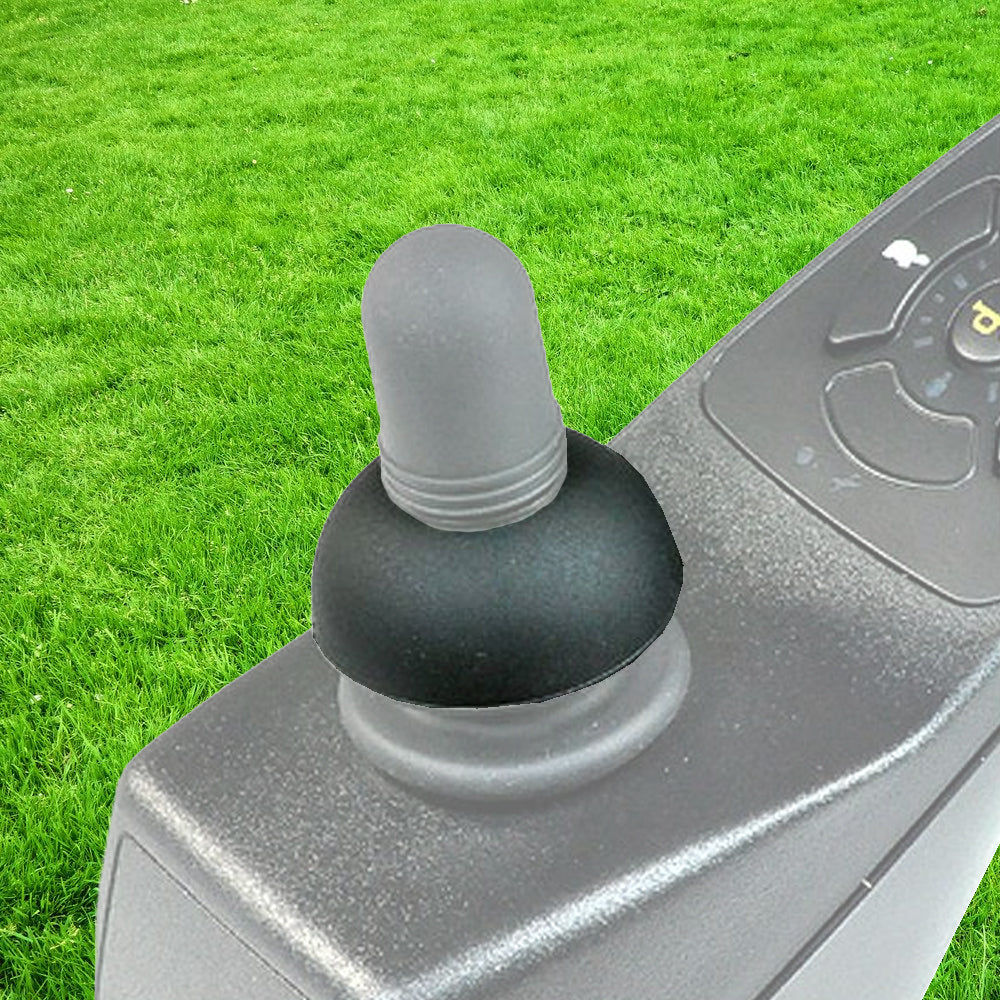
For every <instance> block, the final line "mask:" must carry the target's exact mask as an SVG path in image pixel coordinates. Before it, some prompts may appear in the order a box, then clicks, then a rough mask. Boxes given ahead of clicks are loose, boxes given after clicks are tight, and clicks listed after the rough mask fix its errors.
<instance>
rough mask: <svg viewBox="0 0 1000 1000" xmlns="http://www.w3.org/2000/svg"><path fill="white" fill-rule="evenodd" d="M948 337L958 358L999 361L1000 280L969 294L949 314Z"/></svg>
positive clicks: (977, 362)
mask: <svg viewBox="0 0 1000 1000" xmlns="http://www.w3.org/2000/svg"><path fill="white" fill-rule="evenodd" d="M949 340H950V343H951V346H952V348H953V349H954V351H955V353H956V354H957V355H958V357H959V358H960V359H962V360H963V361H968V362H971V363H972V364H975V365H996V364H1000V281H994V282H993V283H992V284H990V285H987V286H986V287H985V288H980V289H977V290H976V291H975V292H974V293H973V294H972V295H970V296H969V297H968V298H967V299H966V300H965V302H964V303H962V305H961V307H960V308H959V309H958V311H957V312H956V313H955V315H954V316H953V317H952V320H951V324H950V330H949Z"/></svg>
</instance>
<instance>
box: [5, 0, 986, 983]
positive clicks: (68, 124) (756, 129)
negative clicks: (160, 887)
mask: <svg viewBox="0 0 1000 1000" xmlns="http://www.w3.org/2000/svg"><path fill="white" fill-rule="evenodd" d="M993 3H995V0H990V3H989V4H988V6H989V7H990V8H991V9H986V8H985V7H981V6H980V5H979V4H977V3H966V2H961V3H951V2H945V0H919V2H915V0H906V2H902V0H884V2H864V3H859V2H856V3H835V2H830V0H822V2H820V0H817V2H815V3H812V4H804V5H803V4H790V3H787V2H780V3H779V2H774V0H767V2H765V0H735V2H728V3H724V2H719V0H670V2H663V3H655V2H652V0H646V2H637V0H624V2H620V3H615V4H601V3H592V4H588V3H585V2H580V0H564V2H549V0H536V2H531V3H526V2H505V3H502V4H492V5H484V4H482V3H477V2H471V0H464V2H457V3H447V2H437V3H434V2H410V3H405V2H400V0H388V2H386V3H384V4H381V5H377V7H376V5H372V4H369V3H365V2H359V0H347V2H341V3H332V2H331V3H324V2H320V0H287V2H285V3H282V4H274V3H271V4H265V3H253V2H249V0H191V2H182V0H133V2H131V3H128V4H112V3H109V2H107V0H96V2H92V3H89V4H87V5H85V6H84V5H80V4H72V3H69V2H68V0H45V2H40V0H36V2H30V0H0V551H2V556H0V995H2V996H3V997H4V998H10V1000H22V998H23V1000H27V998H56V997H58V998H79V997H86V996H89V995H91V992H92V988H93V986H92V983H93V959H94V956H93V944H94V942H93V919H94V910H95V905H96V890H97V882H98V876H99V872H100V865H101V860H102V850H103V846H104V837H105V835H106V832H107V823H108V817H109V812H110V807H111V802H112V797H113V793H114V787H115V782H116V780H117V778H118V776H119V774H120V773H121V770H122V768H123V767H124V766H125V764H126V762H127V761H128V760H129V759H130V758H131V757H132V756H133V755H134V754H135V753H137V752H138V751H139V750H140V749H141V748H142V747H143V746H144V745H145V744H146V743H148V742H149V741H150V740H151V739H152V738H153V737H154V736H156V735H157V734H159V733H160V732H162V731H163V730H164V729H166V728H167V727H169V726H170V725H171V724H172V723H174V722H175V721H176V720H177V719H179V718H180V717H181V716H182V715H184V714H185V713H186V712H188V711H189V710H190V709H192V708H193V707H194V706H195V705H196V704H198V703H199V702H201V701H203V700H204V699H205V698H207V697H209V696H210V695H211V694H213V693H214V692H215V691H217V690H218V689H219V688H220V687H222V686H223V685H224V684H226V683H227V682H228V681H230V680H232V679H233V678H234V677H236V676H237V675H238V674H239V673H241V672H242V671H244V670H246V669H248V668H249V667H251V666H253V665H254V664H256V663H257V662H258V661H259V660H261V659H262V658H263V657H265V656H266V655H268V654H269V653H271V652H273V651H274V650H275V649H277V648H278V647H279V646H281V645H283V644H284V643H286V642H288V641H289V640H290V639H292V638H293V637H295V636H296V635H298V634H299V633H300V632H302V631H304V630H305V629H306V628H307V627H308V624H309V587H308V581H309V571H310V565H311V560H312V556H313V550H314V546H315V543H316V539H317V537H318V534H319V530H320V527H321V526H322V524H323V521H324V519H325V518H326V515H327V513H328V512H329V510H330V508H331V507H332V506H333V504H334V502H335V500H336V499H337V496H338V494H339V492H340V490H341V489H342V488H343V487H344V486H345V485H346V484H347V483H349V482H350V481H351V479H352V478H353V477H354V476H355V475H356V474H357V473H358V472H359V471H360V470H361V468H362V467H363V466H364V465H365V464H366V463H367V462H369V461H370V460H371V459H372V458H374V457H375V455H376V445H375V435H376V433H377V430H378V418H377V413H376V411H375V405H374V397H373V394H372V390H371V385H370V381H369V375H368V369H367V364H366V355H365V350H364V342H363V340H362V334H361V326H360V309H359V303H360V293H361V288H362V285H363V283H364V280H365V277H366V276H367V273H368V270H369V268H370V267H371V265H372V263H373V262H374V260H375V258H376V257H377V256H378V254H379V253H380V252H381V251H382V250H384V249H385V248H386V247H387V246H388V245H389V244H390V243H391V242H392V241H393V240H395V239H396V238H397V237H399V236H401V235H402V234H403V233H405V232H407V231H409V230H411V229H415V228H417V227H419V226H424V225H429V224H432V223H435V222H458V223H464V224H466V225H472V226H476V227H479V228H481V229H485V230H487V231H488V232H490V233H492V234H494V235H495V236H497V237H498V238H499V239H501V240H503V241H504V242H505V243H506V244H507V245H508V246H510V247H511V248H512V249H513V250H514V251H515V253H517V254H518V255H519V256H520V258H521V260H522V261H523V262H524V264H525V266H526V268H527V270H528V273H529V274H530V275H531V278H532V280H533V282H534V286H535V290H536V296H537V300H538V306H539V313H540V318H541V324H542V331H543V334H544V337H545V343H546V349H547V352H548V357H549V363H550V367H551V371H552V381H553V385H554V388H555V393H556V397H557V398H558V400H559V402H560V404H561V406H562V409H563V414H564V416H565V419H566V422H567V423H568V424H569V425H570V426H572V427H574V428H576V429H578V430H580V431H582V432H584V433H586V434H589V435H591V436H592V437H595V438H597V439H598V440H601V441H607V440H608V439H609V438H610V437H611V436H612V435H613V434H614V433H615V432H617V431H618V430H619V429H620V428H621V427H622V426H623V425H624V424H625V423H627V422H628V421H629V420H630V419H631V418H632V417H634V416H635V415H636V414H637V413H639V411H640V410H642V409H643V408H644V407H645V406H646V405H648V404H649V403H650V402H651V401H652V400H653V399H654V398H655V397H656V396H657V395H658V394H659V393H660V392H662V391H663V389H664V388H666V386H667V385H668V384H669V383H670V382H671V380H672V379H673V378H675V377H676V376H677V375H678V374H679V373H681V372H682V371H684V370H685V369H686V368H687V367H688V366H689V365H690V364H691V363H692V362H694V361H695V360H696V359H697V358H698V357H699V356H700V355H701V354H702V353H704V351H705V350H706V349H707V348H708V347H710V346H711V345H712V344H713V343H714V342H715V341H716V340H717V339H718V338H719V337H721V336H722V335H723V334H724V333H726V331H728V330H729V329H730V328H731V327H732V326H733V325H734V324H735V323H736V322H737V321H738V320H739V319H741V318H742V317H743V316H744V315H745V314H746V313H747V312H749V311H750V310H751V309H752V308H753V307H754V306H756V305H757V304H758V303H759V302H760V301H761V300H763V299H764V298H765V297H766V296H767V295H768V294H770V293H771V292H772V291H773V290H774V289H776V288H777V287H778V286H780V285H781V284H782V283H783V282H784V281H785V280H787V279H788V278H789V277H790V276H791V275H793V274H794V273H795V272H796V271H798V270H799V269H800V268H801V267H802V266H803V265H804V264H806V263H807V262H808V261H809V260H810V259H811V258H813V257H814V256H815V255H816V254H817V253H819V252H820V251H821V250H823V249H824V248H825V247H826V246H828V245H829V244H830V243H831V242H832V241H833V240H835V239H836V238H837V237H838V236H840V235H841V234H842V233H843V232H845V231H846V230H847V229H848V228H850V226H852V225H853V224H854V223H855V222H857V221H858V220H859V219H860V218H862V217H863V216H864V215H866V214H867V213H868V212H869V211H870V210H871V209H872V208H874V207H875V206H876V205H877V204H879V202H881V201H883V200H884V199H885V198H886V197H888V196H889V195H890V194H892V193H893V192H894V191H895V190H896V189H897V188H899V187H900V186H901V185H902V184H903V183H905V182H906V181H908V180H909V179H910V178H912V177H913V176H914V175H915V174H916V173H918V172H919V171H920V170H921V169H922V168H923V167H925V166H927V165H928V164H929V163H931V162H932V161H933V160H935V159H936V158H937V157H938V156H940V155H941V154H942V153H944V152H945V151H946V150H948V149H949V148H951V147H952V146H953V145H955V143H957V142H958V141H959V140H961V139H962V138H964V137H965V136H966V135H968V134H969V133H970V132H972V131H973V130H974V129H976V128H977V127H978V126H980V125H982V124H983V123H984V122H986V121H987V120H988V119H990V118H991V117H993V116H995V115H996V114H998V113H1000V44H998V43H1000V32H998V30H997V25H998V23H1000V5H998V6H997V9H996V10H995V11H994V10H993V9H992V4H993ZM998 867H1000V859H998V861H997V862H995V864H994V867H993V868H992V869H991V871H990V872H989V873H988V875H987V877H986V879H985V881H984V882H983V884H982V886H981V887H980V889H979V892H978V893H977V895H976V898H975V899H974V900H973V902H972V905H971V907H970V909H969V912H968V914H967V916H966V918H965V920H964V922H963V924H962V926H961V928H960V929H959V931H958V935H957V937H956V938H955V942H954V944H953V946H952V949H951V950H950V951H949V953H948V955H947V957H946V958H945V960H944V963H943V965H942V966H941V969H940V971H939V973H938V976H937V978H936V979H935V981H934V983H933V985H932V986H931V989H930V992H929V993H928V997H931V998H935V1000H970V998H977V1000H981V998H987V997H988V998H997V997H1000V960H998V949H1000V871H998Z"/></svg>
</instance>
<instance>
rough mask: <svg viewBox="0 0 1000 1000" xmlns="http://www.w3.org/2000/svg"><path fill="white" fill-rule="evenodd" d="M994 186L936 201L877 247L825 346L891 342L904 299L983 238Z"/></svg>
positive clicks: (983, 185) (988, 227) (981, 185)
mask: <svg viewBox="0 0 1000 1000" xmlns="http://www.w3.org/2000/svg"><path fill="white" fill-rule="evenodd" d="M993 196H994V187H993V185H992V184H990V183H989V182H987V181H981V182H980V183H979V184H974V185H972V186H971V187H968V188H965V189H964V190H962V191H959V192H958V193H957V194H954V195H952V196H951V197H950V198H946V199H945V200H944V201H941V202H938V204H937V205H935V206H934V207H933V208H932V209H930V211H928V212H925V213H924V214H923V215H921V216H919V217H918V218H917V220H916V221H915V222H914V223H912V224H911V225H910V226H909V227H908V228H906V229H903V230H900V231H899V232H897V233H892V234H890V235H889V236H888V237H887V238H885V240H884V241H883V243H881V244H880V245H877V249H875V250H874V251H872V250H869V254H871V257H870V260H869V261H868V264H867V267H866V268H865V271H864V274H863V276H862V279H861V281H860V283H859V285H858V286H857V287H856V288H852V289H845V294H844V305H843V307H842V308H841V309H840V311H839V312H838V313H837V316H836V318H835V320H834V323H833V328H832V329H831V330H830V333H829V335H828V337H827V343H828V344H829V346H830V347H832V348H835V349H843V348H845V347H854V346H861V345H868V344H871V343H873V342H878V341H881V340H883V339H888V338H890V337H891V336H892V335H893V333H895V324H896V318H897V316H898V314H899V313H900V311H901V309H902V306H903V304H904V302H905V300H906V299H907V298H908V296H909V295H910V293H911V292H912V291H913V289H914V288H915V287H916V286H917V285H918V284H919V283H920V281H921V279H923V278H924V277H925V276H926V275H927V274H929V273H931V272H933V271H934V270H935V267H936V265H937V264H938V262H939V261H940V260H942V259H943V258H944V257H946V256H948V255H949V254H951V253H952V252H953V251H955V250H957V249H959V248H960V247H966V246H968V245H970V244H972V243H975V242H978V241H979V240H984V239H986V238H987V237H988V236H989V234H990V230H991V228H992V219H993Z"/></svg>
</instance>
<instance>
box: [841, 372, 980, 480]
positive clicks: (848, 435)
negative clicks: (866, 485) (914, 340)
mask: <svg viewBox="0 0 1000 1000" xmlns="http://www.w3.org/2000/svg"><path fill="white" fill-rule="evenodd" d="M826 404H827V412H828V414H829V417H830V422H831V424H832V425H833V427H834V430H835V431H836V433H837V435H838V437H839V438H840V440H841V442H842V443H843V444H844V446H845V447H846V448H847V449H848V450H849V451H850V452H852V453H853V454H854V456H855V457H856V458H857V459H858V460H859V461H860V462H862V463H863V464H865V465H867V466H869V467H870V468H872V469H875V470H876V471H878V472H882V473H884V474H885V475H887V476H892V477H893V478H895V479H902V480H905V481H907V482H913V483H926V484H934V485H944V484H948V483H956V482H958V481H959V480H961V479H964V478H965V477H966V476H967V475H968V474H969V473H970V472H971V471H972V468H973V437H974V425H973V423H972V421H971V420H969V419H968V418H967V417H956V416H950V415H947V414H943V413H935V412H934V411H933V410H928V409H927V408H926V407H923V406H921V405H920V404H919V403H918V402H917V401H916V400H914V399H913V398H912V397H911V396H909V395H908V394H907V392H906V390H905V389H904V388H903V387H902V385H900V382H899V378H898V377H897V374H896V369H895V367H894V366H893V365H892V364H890V363H889V362H888V361H879V362H876V363H875V364H871V365H865V366H863V367H861V368H852V369H849V370H848V371H844V372H840V373H839V374H837V375H834V377H833V378H832V379H831V380H830V381H829V383H828V384H827V386H826Z"/></svg>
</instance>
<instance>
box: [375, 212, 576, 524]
mask: <svg viewBox="0 0 1000 1000" xmlns="http://www.w3.org/2000/svg"><path fill="white" fill-rule="evenodd" d="M361 321H362V324H363V325H364V331H365V343H366V345H367V347H368V360H369V363H370V365H371V372H372V383H373V384H374V386H375V400H376V403H377V405H378V412H379V418H380V420H381V429H380V431H379V436H378V449H379V455H380V457H381V469H382V485H383V486H384V487H385V491H386V493H387V494H388V495H389V497H390V499H391V500H392V501H393V502H394V503H395V504H396V505H397V506H399V507H400V508H402V509H403V510H405V511H406V512H407V513H408V514H411V515H412V516H413V517H415V518H417V519H418V520H420V521H423V522H424V524H428V525H430V526H431V527H433V528H444V529H448V530H452V531H482V530H484V529H487V528H495V527H498V526H500V525H504V524H511V523H512V522H514V521H520V520H522V519H523V518H526V517H529V516H530V515H531V514H533V513H534V512H535V511H536V510H538V509H539V508H541V507H544V506H545V505H546V504H547V503H549V502H550V501H551V500H552V499H553V498H554V497H555V495H556V493H558V492H559V487H560V486H561V485H562V483H563V480H564V479H565V478H566V430H565V428H564V426H563V421H562V413H561V411H560V409H559V405H558V403H556V400H555V397H554V396H553V394H552V384H551V382H550V381H549V370H548V366H547V365H546V362H545V348H544V346H543V344H542V337H541V331H540V329H539V325H538V312H537V310H536V308H535V297H534V293H533V291H532V287H531V281H530V280H529V278H528V275H527V272H526V271H525V270H524V267H523V266H522V265H521V262H520V261H519V260H518V259H517V257H516V256H515V255H514V254H513V253H512V252H511V251H510V250H509V249H508V248H507V247H506V246H505V245H504V244H503V243H501V242H500V241H499V240H498V239H495V238H494V237H492V236H490V235H489V234H488V233H484V232H482V231H481V230H479V229H472V228H470V227H468V226H456V225H439V226H429V227H427V228H425V229H418V230H416V231H415V232H412V233H408V234H407V235H406V236H403V237H402V238H400V239H398V240H396V242H395V243H393V244H392V246H391V247H389V249H388V250H386V251H385V253H383V254H382V256H381V257H379V259H378V260H377V261H376V262H375V266H374V267H373V268H372V270H371V273H370V274H369V276H368V280H367V281H366V282H365V287H364V292H363V294H362V296H361Z"/></svg>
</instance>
